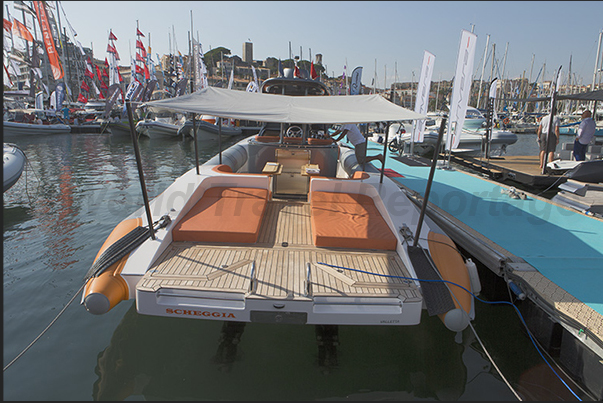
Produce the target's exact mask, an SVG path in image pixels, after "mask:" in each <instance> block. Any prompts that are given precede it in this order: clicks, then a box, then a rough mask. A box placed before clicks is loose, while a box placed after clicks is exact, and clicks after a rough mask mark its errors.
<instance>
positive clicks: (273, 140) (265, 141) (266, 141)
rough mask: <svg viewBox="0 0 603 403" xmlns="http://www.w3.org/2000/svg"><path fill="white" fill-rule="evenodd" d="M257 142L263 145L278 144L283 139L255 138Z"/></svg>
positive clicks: (270, 137) (277, 137)
mask: <svg viewBox="0 0 603 403" xmlns="http://www.w3.org/2000/svg"><path fill="white" fill-rule="evenodd" d="M255 140H256V141H259V142H261V143H278V142H279V141H281V138H280V136H255Z"/></svg>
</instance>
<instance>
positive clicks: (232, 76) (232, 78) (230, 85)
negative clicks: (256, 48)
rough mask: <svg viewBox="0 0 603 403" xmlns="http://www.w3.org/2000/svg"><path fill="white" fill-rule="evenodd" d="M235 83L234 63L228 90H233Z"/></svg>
mask: <svg viewBox="0 0 603 403" xmlns="http://www.w3.org/2000/svg"><path fill="white" fill-rule="evenodd" d="M233 83H234V63H233V65H232V68H231V69H230V78H229V79H228V89H229V90H232V84H233Z"/></svg>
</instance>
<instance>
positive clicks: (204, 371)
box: [93, 305, 467, 400]
mask: <svg viewBox="0 0 603 403" xmlns="http://www.w3.org/2000/svg"><path fill="white" fill-rule="evenodd" d="M227 330H228V329H227V328H226V327H224V326H223V323H222V322H219V321H204V320H187V319H176V318H161V317H151V316H145V315H139V314H138V313H137V312H136V309H135V306H134V305H132V307H131V308H130V310H129V311H128V312H127V313H126V314H125V316H124V317H123V319H122V321H121V323H120V324H119V326H118V327H117V328H116V329H115V332H114V333H113V336H112V338H111V342H110V344H109V346H108V347H107V348H106V349H105V350H103V351H101V352H100V353H99V355H98V361H97V366H96V368H95V373H96V374H97V375H98V379H97V380H96V382H95V383H94V386H93V398H94V400H124V399H128V400H132V399H136V398H140V397H144V398H145V399H169V400H174V399H175V400H189V399H190V400H193V399H195V400H196V399H200V400H201V399H202V400H298V399H299V400H315V399H343V398H354V397H355V398H362V399H365V398H371V399H373V398H375V397H376V396H381V397H385V396H389V397H390V398H391V397H393V396H397V397H398V398H400V397H401V396H406V398H409V399H416V398H421V399H423V398H425V399H434V398H435V399H440V400H457V399H458V398H459V397H460V396H461V395H462V394H463V393H464V390H465V384H466V382H467V369H466V367H465V364H464V362H463V359H462V354H463V351H464V350H465V348H466V346H465V345H463V344H457V343H456V342H455V341H454V334H453V333H451V332H450V331H448V330H447V329H446V328H445V327H444V326H443V325H442V323H441V322H440V321H439V319H437V318H430V317H428V316H424V318H423V321H422V323H421V325H419V326H410V327H370V326H340V327H339V337H338V341H339V344H338V345H337V346H336V350H337V351H336V363H337V365H330V364H333V363H334V362H335V361H334V360H330V361H327V362H322V363H321V362H320V358H321V354H320V351H321V349H320V343H318V341H317V337H316V333H315V327H314V326H310V325H267V324H254V323H253V324H246V325H245V326H244V328H242V327H238V328H235V329H234V333H233V334H229V333H228V332H227ZM231 330H232V328H231ZM233 339H234V343H230V345H228V344H229V341H232V340H233ZM321 364H322V365H321Z"/></svg>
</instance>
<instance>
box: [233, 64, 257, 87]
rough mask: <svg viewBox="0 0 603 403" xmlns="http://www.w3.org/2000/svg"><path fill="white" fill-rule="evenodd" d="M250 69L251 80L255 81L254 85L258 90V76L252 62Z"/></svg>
mask: <svg viewBox="0 0 603 403" xmlns="http://www.w3.org/2000/svg"><path fill="white" fill-rule="evenodd" d="M233 66H234V63H233ZM251 71H253V81H255V86H256V87H257V88H258V90H259V88H260V83H259V81H258V76H257V74H256V73H255V67H253V64H252V65H251ZM258 90H256V92H257V91H258Z"/></svg>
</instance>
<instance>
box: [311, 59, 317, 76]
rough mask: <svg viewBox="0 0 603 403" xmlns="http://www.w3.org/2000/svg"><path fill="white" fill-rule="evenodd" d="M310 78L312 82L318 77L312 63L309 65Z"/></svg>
mask: <svg viewBox="0 0 603 403" xmlns="http://www.w3.org/2000/svg"><path fill="white" fill-rule="evenodd" d="M310 77H312V80H316V78H317V77H318V74H316V69H315V68H314V62H312V63H311V64H310Z"/></svg>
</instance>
